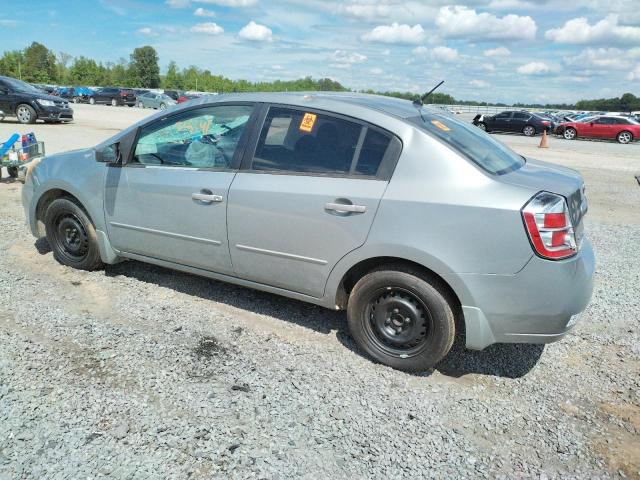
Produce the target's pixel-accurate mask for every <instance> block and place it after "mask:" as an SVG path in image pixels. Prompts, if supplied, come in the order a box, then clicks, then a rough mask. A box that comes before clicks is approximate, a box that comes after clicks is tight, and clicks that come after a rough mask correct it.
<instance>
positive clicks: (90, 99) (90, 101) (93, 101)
mask: <svg viewBox="0 0 640 480" xmlns="http://www.w3.org/2000/svg"><path fill="white" fill-rule="evenodd" d="M89 103H90V104H91V105H95V104H96V99H95V98H93V97H90V98H89Z"/></svg>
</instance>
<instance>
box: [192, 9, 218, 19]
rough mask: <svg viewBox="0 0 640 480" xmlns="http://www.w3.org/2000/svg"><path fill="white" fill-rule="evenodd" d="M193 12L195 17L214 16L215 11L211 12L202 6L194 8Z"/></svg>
mask: <svg viewBox="0 0 640 480" xmlns="http://www.w3.org/2000/svg"><path fill="white" fill-rule="evenodd" d="M193 14H194V15H195V16H196V17H215V16H216V12H212V11H211V10H206V9H204V8H202V7H198V8H196V9H195V11H194V12H193Z"/></svg>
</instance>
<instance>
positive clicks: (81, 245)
mask: <svg viewBox="0 0 640 480" xmlns="http://www.w3.org/2000/svg"><path fill="white" fill-rule="evenodd" d="M44 224H45V230H46V235H47V241H48V242H49V245H50V246H51V250H52V251H53V256H54V258H55V259H56V260H57V261H58V262H60V263H61V264H63V265H67V266H69V267H73V268H77V269H80V270H96V269H98V268H100V267H102V261H101V259H100V251H99V249H98V240H97V237H96V230H95V228H94V226H93V223H92V222H91V220H90V219H89V217H88V215H87V214H86V213H85V211H84V210H83V209H82V208H81V207H80V206H79V205H78V204H77V203H76V202H74V201H73V200H71V199H69V198H59V199H57V200H54V201H53V202H52V203H51V205H49V207H48V208H47V211H46V213H45V219H44Z"/></svg>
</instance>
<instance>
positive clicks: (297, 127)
mask: <svg viewBox="0 0 640 480" xmlns="http://www.w3.org/2000/svg"><path fill="white" fill-rule="evenodd" d="M400 148H401V146H400V141H399V140H397V139H396V138H395V137H393V136H392V135H390V134H388V133H387V132H384V131H382V130H380V129H377V128H375V127H372V126H368V125H364V124H361V123H356V122H355V121H353V120H347V119H345V118H342V117H338V116H333V115H329V114H324V113H321V112H317V111H313V110H299V109H294V108H285V107H270V109H269V112H268V114H267V116H266V118H265V121H264V124H263V127H262V130H261V132H260V135H259V138H258V139H257V145H256V148H255V154H254V155H249V158H248V160H249V163H248V164H247V165H246V166H247V169H246V170H241V171H240V172H239V173H238V174H237V175H236V178H235V179H234V181H233V184H232V186H231V189H230V191H229V206H228V227H229V246H230V249H231V258H232V261H233V267H234V269H235V272H236V275H237V276H239V277H241V278H245V279H248V280H252V281H256V282H259V283H263V284H267V285H272V286H276V287H280V288H284V289H287V290H291V291H295V292H299V293H304V294H307V295H311V296H313V297H322V296H323V294H324V287H325V284H326V281H327V278H328V276H329V273H330V272H331V270H332V269H333V267H334V266H335V265H336V263H337V262H338V261H339V260H340V259H341V258H342V257H343V256H344V255H346V254H347V253H349V252H350V251H352V250H354V249H356V248H358V247H359V246H361V245H362V244H363V243H364V242H365V240H366V238H367V234H368V232H369V229H370V227H371V223H372V222H373V219H374V217H375V214H376V210H377V208H378V204H379V202H380V199H381V198H382V195H383V194H384V191H385V189H386V186H387V183H388V176H389V175H388V173H389V171H390V169H389V165H390V164H391V163H393V164H394V165H395V160H397V157H398V155H399V153H400ZM251 153H253V152H251ZM391 170H392V168H391Z"/></svg>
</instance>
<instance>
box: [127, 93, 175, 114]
mask: <svg viewBox="0 0 640 480" xmlns="http://www.w3.org/2000/svg"><path fill="white" fill-rule="evenodd" d="M136 103H137V105H138V107H140V108H155V109H156V110H164V109H166V108H168V107H171V106H173V105H175V104H176V101H175V100H174V99H173V98H171V97H170V96H168V95H165V94H164V93H154V92H147V93H143V94H142V95H139V96H138V98H137V102H136Z"/></svg>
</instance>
